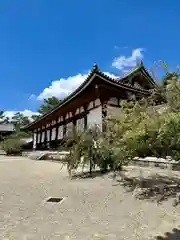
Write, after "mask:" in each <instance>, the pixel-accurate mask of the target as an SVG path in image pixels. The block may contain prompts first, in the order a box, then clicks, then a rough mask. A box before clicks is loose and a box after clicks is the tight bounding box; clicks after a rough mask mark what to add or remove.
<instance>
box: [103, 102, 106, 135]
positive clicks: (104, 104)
mask: <svg viewBox="0 0 180 240" xmlns="http://www.w3.org/2000/svg"><path fill="white" fill-rule="evenodd" d="M106 117H107V105H106V103H105V102H103V103H102V131H103V132H105V131H106V127H107V125H106V119H107V118H106Z"/></svg>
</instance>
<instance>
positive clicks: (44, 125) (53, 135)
mask: <svg viewBox="0 0 180 240" xmlns="http://www.w3.org/2000/svg"><path fill="white" fill-rule="evenodd" d="M156 87H157V85H156V83H155V81H154V80H153V78H152V77H151V75H150V74H149V73H148V71H147V70H146V68H145V67H144V65H143V63H141V64H139V65H137V66H136V67H135V68H133V69H132V70H131V71H130V72H128V73H127V74H126V75H125V76H124V77H123V78H112V77H110V76H107V75H105V74H104V73H103V72H102V71H100V70H99V68H98V66H97V65H94V66H93V68H92V70H91V71H90V73H89V75H88V77H87V78H86V80H85V81H84V82H83V83H82V84H81V85H80V86H79V87H78V88H77V89H76V90H75V91H74V92H73V93H71V94H70V95H69V96H68V97H67V98H65V99H64V100H63V101H62V102H61V103H60V104H59V105H58V106H57V107H55V108H54V109H52V110H50V111H49V112H48V113H46V114H45V115H43V116H42V117H41V118H39V119H38V120H36V121H34V122H32V123H30V124H29V125H27V126H26V127H25V130H30V131H32V132H33V148H34V149H45V148H51V147H52V146H55V145H56V146H57V145H58V144H60V142H61V141H62V140H63V138H64V137H65V136H68V135H71V134H73V133H74V131H75V130H76V129H77V130H83V129H87V128H90V127H91V126H93V125H95V124H97V125H98V126H99V127H100V128H101V130H102V131H103V120H104V119H105V117H106V116H107V113H108V112H110V113H111V112H113V111H116V110H118V109H119V108H120V100H122V99H131V98H132V97H135V98H136V99H137V100H138V99H140V98H142V97H147V96H149V95H150V90H151V89H153V88H156Z"/></svg>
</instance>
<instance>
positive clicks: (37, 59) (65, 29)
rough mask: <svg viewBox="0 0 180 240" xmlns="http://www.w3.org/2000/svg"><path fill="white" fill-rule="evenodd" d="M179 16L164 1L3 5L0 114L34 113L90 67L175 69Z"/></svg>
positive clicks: (16, 0)
mask: <svg viewBox="0 0 180 240" xmlns="http://www.w3.org/2000/svg"><path fill="white" fill-rule="evenodd" d="M179 13H180V3H178V1H173V4H172V1H170V0H166V1H165V0H164V1H162V0H158V1H157V0H156V1H155V0H153V1H142V0H137V1H133V0H131V1H130V0H129V1H128V0H126V1H123V0H121V1H120V0H111V1H110V0H89V1H88V0H76V1H75V0H30V1H24V0H6V1H1V2H0V31H1V35H0V36H1V37H0V66H1V67H0V81H1V94H0V109H2V110H6V111H24V110H31V111H36V109H37V106H38V105H39V104H40V101H41V99H42V98H43V97H47V96H49V95H52V94H54V95H58V96H59V97H62V96H65V95H67V94H68V93H69V92H70V91H72V90H73V89H74V88H75V87H76V86H77V85H78V84H80V83H81V82H82V81H83V79H84V77H85V76H86V74H87V72H88V70H90V69H91V67H92V65H93V64H94V63H95V62H96V63H97V64H98V65H99V66H100V68H101V69H102V70H103V71H104V72H108V73H113V74H115V75H122V73H123V72H124V71H125V70H126V68H128V67H130V66H133V65H134V64H135V62H136V59H137V58H138V59H140V58H143V61H144V63H145V64H146V66H147V68H149V67H152V66H153V62H154V61H157V60H159V59H163V60H166V61H167V62H168V64H169V66H171V68H174V67H175V66H176V65H178V64H179V52H180V45H179V42H180V31H179V29H178V28H179V24H180V14H179ZM124 68H125V69H124ZM60 79H61V80H60ZM26 113H27V111H26Z"/></svg>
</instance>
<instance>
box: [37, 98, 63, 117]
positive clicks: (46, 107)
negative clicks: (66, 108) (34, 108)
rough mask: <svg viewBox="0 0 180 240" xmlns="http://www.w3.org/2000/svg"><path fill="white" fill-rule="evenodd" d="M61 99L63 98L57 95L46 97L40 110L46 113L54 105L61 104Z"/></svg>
mask: <svg viewBox="0 0 180 240" xmlns="http://www.w3.org/2000/svg"><path fill="white" fill-rule="evenodd" d="M61 101H62V100H60V99H58V98H56V97H49V98H47V99H44V103H43V104H42V105H41V106H40V107H39V109H38V112H39V113H41V114H45V113H47V112H48V111H50V110H51V109H53V108H54V107H56V106H57V105H58V104H60V103H61Z"/></svg>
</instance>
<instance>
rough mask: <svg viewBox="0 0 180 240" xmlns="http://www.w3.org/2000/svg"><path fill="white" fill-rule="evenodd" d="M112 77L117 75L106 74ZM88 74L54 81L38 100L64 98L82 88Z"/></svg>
mask: <svg viewBox="0 0 180 240" xmlns="http://www.w3.org/2000/svg"><path fill="white" fill-rule="evenodd" d="M104 73H105V74H106V75H108V76H110V77H114V78H115V77H116V76H115V75H113V74H111V73H109V72H104ZM87 76H88V74H80V73H79V74H77V75H75V76H71V77H68V78H67V79H65V78H61V79H60V80H55V81H52V83H51V85H50V86H49V87H47V88H45V89H44V90H43V91H42V92H41V93H40V95H39V96H38V97H37V99H38V100H43V99H44V98H48V97H52V96H55V97H57V98H60V99H61V98H64V97H66V96H67V95H69V94H70V93H71V92H73V91H74V90H75V89H76V88H77V87H79V86H80V84H82V83H83V82H84V80H85V79H86V78H87Z"/></svg>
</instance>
